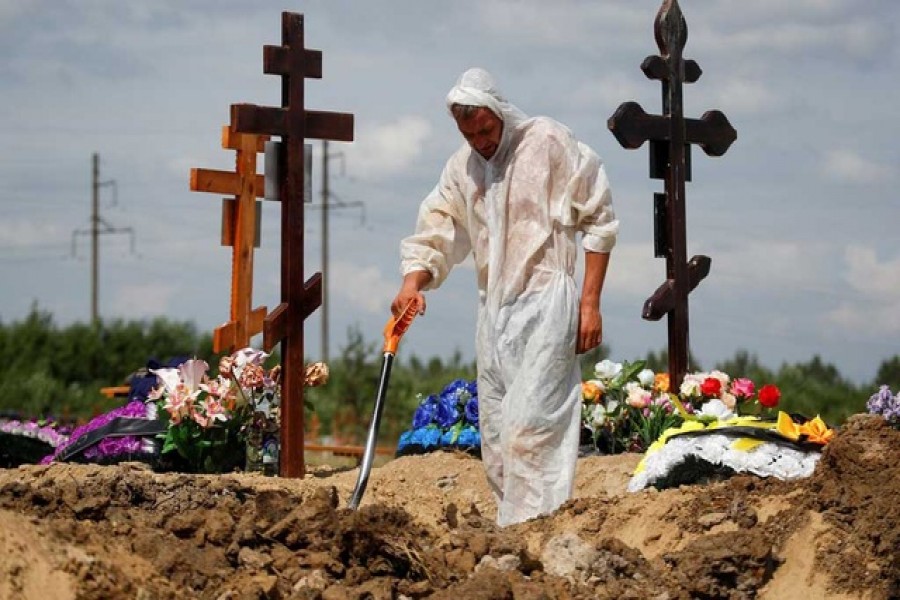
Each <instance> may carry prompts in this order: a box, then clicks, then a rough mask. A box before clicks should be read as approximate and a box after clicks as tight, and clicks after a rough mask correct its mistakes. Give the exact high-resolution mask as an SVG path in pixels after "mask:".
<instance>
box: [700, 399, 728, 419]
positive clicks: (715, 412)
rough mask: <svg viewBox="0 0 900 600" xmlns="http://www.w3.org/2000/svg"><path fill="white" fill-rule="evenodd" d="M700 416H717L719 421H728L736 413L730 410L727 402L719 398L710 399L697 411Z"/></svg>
mask: <svg viewBox="0 0 900 600" xmlns="http://www.w3.org/2000/svg"><path fill="white" fill-rule="evenodd" d="M697 416H698V417H715V418H716V419H717V420H719V421H727V420H728V419H730V418H732V417H733V416H734V413H733V412H731V411H730V410H728V407H727V406H725V403H724V402H722V401H721V400H719V399H718V398H716V399H713V400H710V401H709V402H706V403H704V404H703V406H701V407H700V410H699V411H697Z"/></svg>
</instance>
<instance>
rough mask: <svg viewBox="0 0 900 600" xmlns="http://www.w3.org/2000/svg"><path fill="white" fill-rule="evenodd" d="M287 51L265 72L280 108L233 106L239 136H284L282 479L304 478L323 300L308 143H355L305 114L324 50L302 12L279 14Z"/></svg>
mask: <svg viewBox="0 0 900 600" xmlns="http://www.w3.org/2000/svg"><path fill="white" fill-rule="evenodd" d="M281 44H282V45H281V46H265V47H264V48H263V72H264V73H266V74H269V75H280V76H281V107H270V106H256V105H252V104H233V105H232V106H231V123H232V125H233V126H234V128H235V131H238V132H241V133H256V134H263V135H277V136H280V137H281V151H280V153H279V157H278V161H279V164H278V177H279V181H278V194H279V195H278V197H279V198H280V200H281V303H280V304H279V305H278V306H277V307H276V308H275V310H273V311H272V312H271V313H269V314H268V315H267V316H266V318H265V320H264V323H263V347H264V348H265V350H267V351H269V350H271V349H272V348H273V347H274V346H275V344H277V343H279V342H281V361H282V363H281V365H282V388H281V456H280V460H281V464H280V467H279V471H280V474H281V476H282V477H302V476H303V474H304V471H305V465H304V459H303V409H304V406H303V381H304V378H303V376H304V367H303V322H304V321H305V320H306V318H307V317H308V316H309V315H310V314H312V312H313V311H315V310H316V309H317V308H318V307H319V306H320V305H321V303H322V274H321V273H316V274H315V275H313V276H312V277H310V278H309V280H308V281H306V280H305V278H304V275H303V188H304V150H303V147H304V143H305V140H306V138H315V139H328V140H337V141H342V142H351V141H353V115H352V114H347V113H334V112H320V111H312V110H306V108H305V105H304V96H303V92H304V84H305V81H304V79H305V78H307V77H309V78H315V79H321V77H322V52H321V51H319V50H308V49H306V48H305V47H304V37H303V15H301V14H296V13H290V12H283V13H281Z"/></svg>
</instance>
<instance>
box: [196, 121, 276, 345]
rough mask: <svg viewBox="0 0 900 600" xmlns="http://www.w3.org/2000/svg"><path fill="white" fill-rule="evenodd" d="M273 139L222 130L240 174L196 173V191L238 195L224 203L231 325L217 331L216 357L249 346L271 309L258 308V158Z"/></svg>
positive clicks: (261, 183)
mask: <svg viewBox="0 0 900 600" xmlns="http://www.w3.org/2000/svg"><path fill="white" fill-rule="evenodd" d="M268 139H269V136H266V135H254V134H249V133H237V132H236V131H234V129H233V128H232V127H230V126H228V125H226V126H224V127H222V147H223V148H225V149H228V150H234V151H235V153H236V158H235V171H234V172H229V171H216V170H212V169H191V191H194V192H210V193H213V194H233V195H234V198H225V199H224V200H223V202H222V245H223V246H231V248H232V253H231V313H230V320H229V321H228V322H227V323H225V324H223V325H220V326H219V327H216V328H215V330H214V331H213V351H214V352H216V353H220V352H228V353H231V352H234V351H235V350H239V349H240V348H246V347H247V346H249V345H250V339H251V338H252V337H253V336H254V335H256V334H258V333H260V332H261V331H262V329H263V319H264V318H265V316H266V307H265V306H260V307H257V308H251V307H252V305H253V248H254V247H259V206H260V204H259V201H258V200H257V198H261V197H262V196H263V193H264V188H265V183H264V178H263V176H262V175H257V173H256V155H257V154H258V153H260V152H263V151H264V150H265V143H266V142H267V141H268Z"/></svg>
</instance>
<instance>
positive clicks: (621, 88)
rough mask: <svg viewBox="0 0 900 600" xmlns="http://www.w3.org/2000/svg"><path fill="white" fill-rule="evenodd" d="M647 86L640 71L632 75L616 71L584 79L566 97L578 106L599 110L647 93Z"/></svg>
mask: <svg viewBox="0 0 900 600" xmlns="http://www.w3.org/2000/svg"><path fill="white" fill-rule="evenodd" d="M647 87H648V86H647V84H646V80H645V79H644V78H643V76H641V74H640V73H638V74H637V75H630V74H625V73H623V72H621V71H616V72H610V73H608V74H607V75H606V76H604V77H600V78H598V79H586V80H584V83H582V84H581V85H579V86H578V87H576V88H575V89H573V90H572V92H571V94H568V95H566V99H567V100H568V101H569V102H571V103H572V105H573V106H575V107H576V108H580V109H589V110H597V109H598V108H604V107H617V106H619V104H621V103H622V102H623V101H625V100H634V99H636V98H639V97H641V96H642V95H646V93H647ZM647 110H649V109H647Z"/></svg>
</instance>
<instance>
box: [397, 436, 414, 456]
mask: <svg viewBox="0 0 900 600" xmlns="http://www.w3.org/2000/svg"><path fill="white" fill-rule="evenodd" d="M412 436H413V432H412V431H404V432H403V433H401V434H400V439H399V440H398V441H397V453H398V454H399V453H400V452H402V451H403V450H405V449H406V448H407V447H408V446H410V445H411V444H412Z"/></svg>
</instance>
